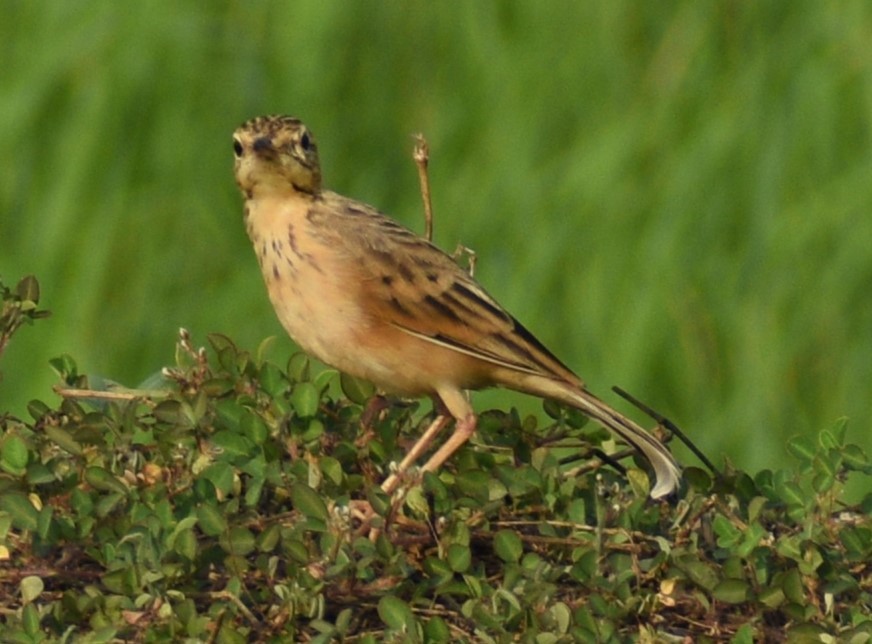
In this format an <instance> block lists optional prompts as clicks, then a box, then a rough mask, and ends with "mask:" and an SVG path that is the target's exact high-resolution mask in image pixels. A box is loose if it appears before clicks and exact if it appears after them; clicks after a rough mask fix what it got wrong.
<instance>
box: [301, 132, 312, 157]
mask: <svg viewBox="0 0 872 644" xmlns="http://www.w3.org/2000/svg"><path fill="white" fill-rule="evenodd" d="M310 145H312V141H311V139H309V133H308V132H303V136H301V137H300V147H301V148H303V149H304V150H305V151H306V152H308V151H309V146H310Z"/></svg>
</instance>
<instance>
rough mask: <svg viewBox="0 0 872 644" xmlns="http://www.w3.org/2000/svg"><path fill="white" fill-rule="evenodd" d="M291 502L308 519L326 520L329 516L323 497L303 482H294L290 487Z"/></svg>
mask: <svg viewBox="0 0 872 644" xmlns="http://www.w3.org/2000/svg"><path fill="white" fill-rule="evenodd" d="M291 503H293V504H294V507H295V508H296V509H298V510H299V511H300V512H302V513H303V514H304V515H305V516H307V517H309V518H310V519H318V520H320V521H327V519H329V518H330V513H329V512H328V511H327V505H326V504H325V503H324V499H322V498H321V496H320V495H319V494H318V492H316V491H315V490H313V489H312V488H310V487H309V486H308V485H305V484H304V483H296V484H294V485H293V486H292V487H291Z"/></svg>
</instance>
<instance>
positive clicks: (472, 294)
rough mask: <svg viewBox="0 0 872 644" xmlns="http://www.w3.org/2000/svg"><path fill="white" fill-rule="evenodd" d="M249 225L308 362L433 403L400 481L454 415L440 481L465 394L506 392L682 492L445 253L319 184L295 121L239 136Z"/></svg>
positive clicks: (663, 456) (632, 433)
mask: <svg viewBox="0 0 872 644" xmlns="http://www.w3.org/2000/svg"><path fill="white" fill-rule="evenodd" d="M233 152H234V155H235V164H234V171H235V175H236V183H237V184H238V185H239V189H240V190H241V191H242V194H243V197H244V199H245V226H246V230H247V231H248V236H249V237H250V238H251V242H252V244H254V250H255V253H256V254H257V259H258V262H259V263H260V268H261V271H262V273H263V277H264V281H265V282H266V287H267V291H268V292H269V298H270V301H271V302H272V305H273V307H275V310H276V313H277V315H278V318H279V320H280V321H281V323H282V325H283V326H284V328H285V329H286V330H287V332H288V333H289V334H290V336H291V337H292V338H293V339H294V341H296V343H297V344H298V345H299V346H300V347H301V348H302V349H303V350H304V351H305V352H306V353H308V354H310V355H312V356H314V357H315V358H318V359H319V360H321V361H322V362H324V363H326V364H328V365H331V366H333V367H335V368H336V369H339V370H340V371H343V372H345V373H347V374H350V375H352V376H355V377H358V378H363V379H365V380H369V381H371V382H372V383H374V384H375V385H377V386H379V387H381V388H383V389H384V390H386V391H389V392H394V393H398V394H402V395H405V396H410V397H421V396H430V397H432V398H433V399H434V401H435V404H436V408H437V410H438V415H437V416H436V419H435V420H434V421H433V422H432V424H431V425H430V426H429V427H428V428H427V430H426V431H425V432H424V434H423V435H422V436H421V438H420V439H418V441H417V442H416V443H415V444H414V445H413V447H412V448H411V450H410V451H409V452H408V453H407V454H406V456H405V458H404V459H403V460H402V462H401V463H400V464H399V467H398V471H397V473H395V474H392V475H391V476H389V477H388V478H387V479H386V480H385V482H384V484H383V486H382V487H383V488H384V490H385V491H387V492H392V491H393V490H394V489H395V488H396V486H397V484H398V474H399V473H402V472H403V471H404V470H406V469H407V468H409V467H410V466H411V465H412V464H413V463H415V462H416V461H417V460H418V459H419V458H420V457H421V456H422V455H423V454H424V453H425V452H426V451H427V449H428V448H429V446H430V444H431V443H432V442H433V440H434V438H435V437H436V435H437V434H438V432H439V431H440V430H441V429H442V428H443V427H445V426H446V425H447V424H448V423H449V422H450V421H451V419H452V418H453V419H454V420H455V421H456V423H455V428H454V433H453V434H452V435H451V436H450V437H449V438H448V440H446V441H445V442H444V443H443V444H442V445H441V447H439V448H438V449H437V450H436V451H435V453H433V454H432V455H431V456H430V458H429V459H428V460H427V461H426V463H425V464H424V466H423V470H424V471H431V472H433V471H436V470H437V469H438V468H439V467H441V466H442V464H443V463H444V462H445V461H446V460H447V459H448V458H449V457H451V455H452V454H453V453H454V452H455V451H456V450H457V449H458V448H459V447H460V446H461V445H463V444H464V443H465V442H466V441H467V440H468V439H469V437H470V436H471V435H472V433H473V432H474V431H475V426H476V415H475V412H474V411H473V409H472V406H471V405H470V403H469V400H468V399H467V396H466V394H465V391H466V390H470V389H482V388H485V387H493V386H502V387H507V388H509V389H514V390H517V391H520V392H524V393H527V394H532V395H534V396H539V397H542V398H551V399H554V400H556V401H559V402H561V403H563V404H566V405H570V406H572V407H576V408H578V409H580V410H581V411H582V412H584V413H585V414H587V415H588V416H590V417H591V418H593V419H594V420H595V421H597V422H598V423H600V424H601V425H603V426H604V427H606V428H608V429H610V430H612V431H613V432H615V433H616V434H617V435H618V436H620V437H621V438H622V439H623V440H625V441H626V442H628V443H629V444H630V445H632V446H633V447H635V448H636V449H637V450H639V452H641V453H642V454H643V455H644V456H645V457H646V458H647V459H648V461H649V462H650V463H651V466H652V468H653V470H654V474H655V482H654V485H653V488H652V490H651V496H652V497H654V498H659V497H662V496H665V495H667V494H669V493H671V492H672V491H673V490H675V489H676V488H677V487H678V484H679V478H680V476H681V474H680V469H679V467H678V464H677V463H676V461H675V459H674V458H673V457H672V455H671V454H670V452H669V450H668V449H667V448H666V447H665V446H664V445H663V444H662V443H661V442H660V441H659V440H657V439H656V438H655V437H654V436H652V435H651V434H650V433H648V432H646V431H645V430H644V429H642V428H641V427H640V426H639V425H637V424H636V423H634V422H633V421H631V420H630V419H628V418H626V417H625V416H623V415H622V414H620V413H619V412H617V411H615V410H614V409H612V408H611V407H609V406H608V405H606V404H605V403H604V402H602V401H601V400H600V399H599V398H597V397H595V396H594V395H593V394H591V393H590V392H588V391H587V389H586V388H585V385H584V383H583V382H582V380H581V378H579V377H578V376H577V375H575V374H574V373H573V372H572V371H571V370H570V369H569V368H568V367H567V366H566V365H564V364H563V363H562V362H561V361H560V360H559V359H558V358H556V357H555V356H554V354H553V353H551V351H549V350H548V349H547V348H545V346H544V345H543V344H542V343H541V342H539V340H537V339H536V338H535V337H534V336H533V334H531V333H530V332H529V331H528V330H527V329H526V328H524V327H523V326H522V325H521V324H520V323H519V322H518V321H517V320H516V319H515V318H514V317H512V316H511V315H510V314H509V313H507V312H506V311H505V309H503V307H502V306H500V304H499V303H498V302H497V301H496V300H495V299H494V298H493V297H491V296H490V295H488V293H487V292H486V291H485V290H484V288H482V287H481V286H480V285H479V284H478V282H477V281H475V280H474V279H473V278H472V277H471V276H470V275H469V274H468V273H467V272H465V271H464V270H463V269H462V268H460V266H458V265H457V263H456V262H455V261H454V260H453V259H452V258H451V257H449V256H448V255H447V254H445V253H444V252H442V251H441V250H439V249H438V248H437V247H436V246H434V245H433V244H431V243H430V242H429V241H427V240H426V239H424V238H423V237H421V236H419V235H417V234H415V233H414V232H412V231H411V230H408V229H407V228H405V227H403V226H402V225H400V224H399V223H397V222H396V221H394V220H393V219H391V218H389V217H387V216H386V215H384V214H382V213H381V212H379V211H378V210H376V209H375V208H373V207H372V206H368V205H366V204H364V203H361V202H359V201H355V200H353V199H349V198H347V197H343V196H342V195H339V194H336V193H335V192H331V191H329V190H325V189H324V188H323V187H322V184H321V167H320V164H319V160H318V149H317V147H316V145H315V138H314V137H313V136H312V133H311V132H310V131H309V130H308V128H306V126H305V125H304V124H303V123H302V122H300V121H299V120H298V119H296V118H292V117H289V116H262V117H257V118H254V119H251V120H249V121H247V122H246V123H244V124H243V125H242V126H240V127H239V129H237V130H236V132H235V133H234V134H233Z"/></svg>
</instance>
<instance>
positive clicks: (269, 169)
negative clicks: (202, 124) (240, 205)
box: [233, 116, 321, 198]
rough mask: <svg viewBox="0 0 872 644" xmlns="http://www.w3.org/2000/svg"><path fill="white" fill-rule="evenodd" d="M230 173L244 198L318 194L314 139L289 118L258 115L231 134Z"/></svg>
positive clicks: (302, 127) (319, 182)
mask: <svg viewBox="0 0 872 644" xmlns="http://www.w3.org/2000/svg"><path fill="white" fill-rule="evenodd" d="M233 155H234V159H235V160H234V165H233V171H234V174H235V175H236V183H237V185H239V189H240V190H242V193H243V195H245V196H246V198H251V197H253V196H255V195H257V194H261V195H265V194H269V193H279V194H281V193H287V192H288V191H296V192H299V193H305V194H309V195H317V194H318V193H319V192H320V191H321V166H320V164H319V162H318V147H317V146H316V145H315V138H314V137H313V136H312V133H311V132H309V129H308V128H307V127H306V126H305V125H303V123H302V122H301V121H300V120H299V119H296V118H293V117H291V116H258V117H255V118H253V119H251V120H249V121H246V122H245V123H243V124H242V125H241V126H239V128H237V130H236V131H235V132H234V133H233Z"/></svg>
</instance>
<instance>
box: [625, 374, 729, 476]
mask: <svg viewBox="0 0 872 644" xmlns="http://www.w3.org/2000/svg"><path fill="white" fill-rule="evenodd" d="M612 391H614V392H615V393H616V394H618V395H619V396H620V397H621V398H623V399H624V400H626V401H627V402H629V403H631V404H632V405H634V406H635V407H637V408H639V409H641V410H642V411H643V412H645V413H646V414H647V415H648V416H650V417H651V418H653V419H654V420H655V421H657V423H658V424H659V425H661V426H662V427H665V428H666V429H668V430H669V431H670V432H671V433H672V434H674V435H675V436H677V437H678V440H680V441H681V442H682V443H684V444H685V445H687V447H688V449H689V450H690V451H691V452H693V453H694V454H695V455H696V457H697V458H698V459H699V460H700V461H702V462H703V463H704V464H705V466H706V467H707V468H709V470H711V471H712V472H713V473H714V474H715V476H717V477H721V476H722V475H721V472H720V470H718V468H716V467H715V465H714V463H712V462H711V461H710V460H709V459H708V457H707V456H706V455H705V454H703V453H702V450H700V449H699V448H698V447H697V446H696V445H694V444H693V441H691V440H690V439H689V438H688V437H687V434H685V433H684V432H683V431H681V429H679V427H678V425H676V424H675V423H673V422H672V421H671V420H669V419H668V418H666V416H664V415H663V414H661V413H659V412H656V411H654V410H653V409H651V408H650V407H649V406H648V405H646V404H645V403H643V402H641V401H640V400H638V399H637V398H635V397H633V396H632V395H630V394H629V393H627V392H626V391H624V390H623V389H621V388H620V387H612Z"/></svg>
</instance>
